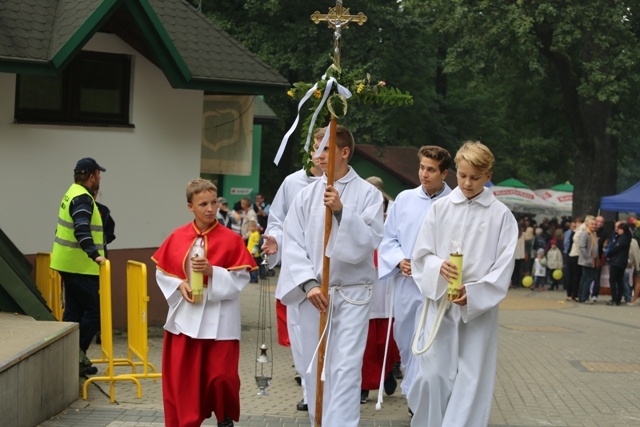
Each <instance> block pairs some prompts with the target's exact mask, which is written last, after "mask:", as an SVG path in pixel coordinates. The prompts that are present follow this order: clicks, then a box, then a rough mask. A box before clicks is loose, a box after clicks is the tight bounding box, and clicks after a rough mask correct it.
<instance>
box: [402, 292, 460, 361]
mask: <svg viewBox="0 0 640 427" xmlns="http://www.w3.org/2000/svg"><path fill="white" fill-rule="evenodd" d="M429 303H430V300H429V298H425V301H424V305H423V306H422V314H421V315H420V320H419V321H418V325H417V326H416V332H415V335H414V336H413V345H412V346H411V351H413V354H415V355H416V356H421V355H423V354H424V353H426V352H427V350H429V348H430V347H431V345H432V344H433V341H434V340H435V339H436V335H437V334H438V331H439V330H440V324H441V323H442V319H443V318H444V314H445V313H446V312H447V309H448V308H449V307H450V306H451V303H450V302H449V300H448V299H447V298H446V296H444V297H443V298H441V300H440V304H438V311H437V313H436V320H435V322H434V323H433V326H432V327H431V331H430V332H429V338H428V339H427V342H426V344H425V346H424V347H423V348H419V346H420V337H421V336H422V334H423V333H424V326H425V324H426V322H427V313H428V311H429Z"/></svg>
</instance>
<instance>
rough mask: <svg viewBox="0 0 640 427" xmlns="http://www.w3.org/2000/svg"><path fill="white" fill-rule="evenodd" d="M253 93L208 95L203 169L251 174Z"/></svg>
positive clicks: (204, 108) (202, 149)
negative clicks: (243, 94)
mask: <svg viewBox="0 0 640 427" xmlns="http://www.w3.org/2000/svg"><path fill="white" fill-rule="evenodd" d="M253 100H254V97H253V96H231V95H205V97H204V105H203V110H202V111H203V114H202V148H201V157H200V172H201V173H209V174H220V175H241V176H249V175H251V158H252V154H253V153H252V144H253Z"/></svg>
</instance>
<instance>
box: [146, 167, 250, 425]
mask: <svg viewBox="0 0 640 427" xmlns="http://www.w3.org/2000/svg"><path fill="white" fill-rule="evenodd" d="M187 207H188V209H189V210H190V211H191V212H193V214H194V221H192V222H190V223H188V224H185V225H183V226H181V227H179V228H177V229H176V230H174V231H173V232H172V233H171V235H170V236H169V237H167V239H166V240H165V241H164V243H162V245H161V246H160V248H158V250H157V251H156V252H155V254H154V255H153V256H152V259H153V261H154V262H155V263H156V264H157V268H156V281H157V282H158V286H159V287H160V289H161V290H162V292H163V294H164V296H165V298H166V299H167V303H168V304H169V312H168V315H167V322H166V323H165V325H164V329H165V336H164V344H163V349H162V395H163V402H164V415H165V425H166V426H168V427H196V426H200V425H202V422H203V421H204V420H205V419H206V418H209V417H211V414H212V413H214V414H215V416H216V419H217V420H218V426H219V427H230V426H233V425H234V424H233V421H234V420H235V421H238V419H239V418H240V377H239V375H238V364H239V356H240V292H241V291H242V289H244V287H245V286H246V285H247V283H248V282H249V277H250V276H249V274H250V271H252V270H255V269H257V266H256V263H255V261H254V259H253V257H252V256H251V254H250V253H249V251H247V248H246V246H245V244H244V242H243V240H242V238H241V237H240V236H238V235H237V234H236V233H234V232H233V231H231V230H230V229H228V228H227V227H225V226H223V225H221V224H219V223H218V221H217V220H216V215H217V210H218V201H217V188H216V186H215V185H214V184H213V183H212V182H211V181H208V180H205V179H195V180H193V181H191V182H189V183H188V184H187ZM200 295H201V296H200Z"/></svg>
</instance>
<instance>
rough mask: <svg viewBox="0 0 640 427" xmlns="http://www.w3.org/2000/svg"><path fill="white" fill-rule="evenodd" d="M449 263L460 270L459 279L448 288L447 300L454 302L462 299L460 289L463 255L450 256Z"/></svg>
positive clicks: (454, 254)
mask: <svg viewBox="0 0 640 427" xmlns="http://www.w3.org/2000/svg"><path fill="white" fill-rule="evenodd" d="M449 261H451V262H452V263H454V264H455V265H456V268H457V269H458V278H457V279H454V280H453V281H452V282H451V283H449V286H448V287H447V299H449V301H453V300H454V299H457V298H458V297H460V291H459V290H458V288H459V287H460V286H461V285H462V254H459V253H453V254H450V255H449Z"/></svg>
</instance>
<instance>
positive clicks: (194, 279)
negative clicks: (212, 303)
mask: <svg viewBox="0 0 640 427" xmlns="http://www.w3.org/2000/svg"><path fill="white" fill-rule="evenodd" d="M198 256H199V254H198V253H196V254H195V255H194V257H193V258H191V261H193V260H195V259H196V258H197V257H198ZM203 283H204V275H203V273H202V271H193V267H191V282H190V283H189V285H190V286H191V295H192V297H193V302H202V291H203V286H202V285H203Z"/></svg>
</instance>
